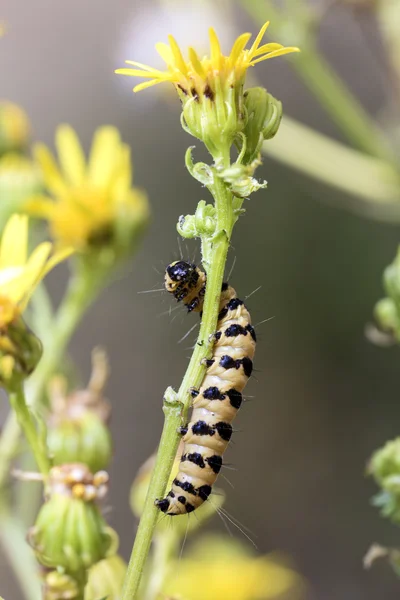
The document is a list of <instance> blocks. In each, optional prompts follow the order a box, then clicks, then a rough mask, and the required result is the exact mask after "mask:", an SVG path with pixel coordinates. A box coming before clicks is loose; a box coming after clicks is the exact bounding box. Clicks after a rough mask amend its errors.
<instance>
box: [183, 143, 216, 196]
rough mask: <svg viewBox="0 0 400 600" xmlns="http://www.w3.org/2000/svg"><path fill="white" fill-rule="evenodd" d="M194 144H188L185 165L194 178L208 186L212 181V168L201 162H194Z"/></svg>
mask: <svg viewBox="0 0 400 600" xmlns="http://www.w3.org/2000/svg"><path fill="white" fill-rule="evenodd" d="M194 147H195V146H189V148H188V149H187V150H186V153H185V165H186V168H187V170H188V171H189V173H190V174H191V176H192V177H193V178H194V179H197V181H199V182H200V183H201V184H202V185H205V186H207V187H208V186H210V185H212V184H213V183H214V170H213V168H212V167H210V166H209V165H207V164H206V163H203V162H198V163H194V162H193V156H192V150H193V148H194Z"/></svg>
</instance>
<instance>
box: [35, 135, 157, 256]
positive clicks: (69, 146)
mask: <svg viewBox="0 0 400 600" xmlns="http://www.w3.org/2000/svg"><path fill="white" fill-rule="evenodd" d="M56 146H57V150H58V158H59V166H58V165H57V163H56V161H55V160H54V158H53V156H52V154H51V152H50V151H49V149H48V148H47V147H46V146H44V145H43V144H38V145H37V146H36V147H35V149H34V153H35V157H36V160H37V162H38V164H39V166H40V168H41V170H42V173H43V178H44V182H45V185H46V188H47V190H48V191H49V192H50V194H51V195H52V198H47V197H45V196H37V197H34V198H32V199H31V200H30V201H29V202H28V203H27V204H26V207H25V208H26V210H27V211H28V212H29V213H30V214H31V215H33V216H36V217H41V218H44V219H46V220H47V221H48V222H49V225H50V232H51V235H52V237H53V238H54V239H55V240H57V242H58V243H60V244H62V245H63V246H72V247H73V248H74V249H75V250H76V251H78V252H81V253H82V252H83V253H84V252H90V251H92V252H94V253H96V252H97V253H99V251H100V250H101V249H104V248H106V249H110V250H112V251H113V252H115V253H116V254H117V255H120V254H126V252H127V251H128V250H129V249H130V248H131V247H132V244H133V243H134V241H135V240H136V238H137V235H138V233H140V232H141V230H142V229H143V227H144V225H145V224H146V222H147V220H148V216H149V207H148V202H147V198H146V195H145V194H144V192H142V191H141V190H139V189H137V188H134V187H132V167H131V159H130V149H129V147H128V146H127V145H126V144H124V143H122V141H121V138H120V134H119V132H118V130H117V129H115V127H110V126H106V127H101V128H100V129H98V131H97V132H96V134H95V136H94V139H93V145H92V149H91V152H90V158H89V161H88V162H86V159H85V156H84V153H83V150H82V147H81V145H80V142H79V139H78V136H77V135H76V133H75V131H74V130H73V129H72V128H71V127H69V126H68V125H62V126H60V127H59V128H58V130H57V133H56Z"/></svg>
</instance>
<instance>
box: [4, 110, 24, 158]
mask: <svg viewBox="0 0 400 600" xmlns="http://www.w3.org/2000/svg"><path fill="white" fill-rule="evenodd" d="M29 134H30V124H29V119H28V117H27V115H26V113H25V112H24V111H23V110H22V108H21V107H20V106H17V105H16V104H13V103H12V102H0V155H1V154H5V153H6V152H14V151H17V152H21V151H23V150H25V148H26V146H27V144H28V140H29Z"/></svg>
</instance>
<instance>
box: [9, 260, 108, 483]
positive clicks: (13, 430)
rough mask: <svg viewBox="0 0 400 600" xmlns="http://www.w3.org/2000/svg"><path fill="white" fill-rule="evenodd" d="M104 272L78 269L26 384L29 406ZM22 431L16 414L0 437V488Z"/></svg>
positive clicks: (38, 399)
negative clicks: (41, 354)
mask: <svg viewBox="0 0 400 600" xmlns="http://www.w3.org/2000/svg"><path fill="white" fill-rule="evenodd" d="M104 279H105V273H104V272H103V271H96V272H93V271H91V270H89V269H84V270H78V271H77V272H76V273H75V274H74V276H73V277H72V279H71V281H70V284H69V287H68V290H67V293H66V296H65V298H64V300H63V302H62V304H61V306H60V308H59V310H58V312H57V316H56V318H55V322H54V323H53V327H52V332H51V333H52V335H48V337H47V340H46V341H47V343H46V345H45V348H44V353H43V356H42V359H41V360H40V362H39V364H38V366H37V368H36V370H35V371H34V373H33V375H32V376H31V378H30V379H29V381H28V383H27V396H28V398H29V406H31V407H32V408H35V407H37V406H38V405H39V403H40V402H41V400H42V397H43V393H44V391H45V386H46V384H47V382H48V380H49V377H50V376H51V375H52V373H53V372H54V371H55V370H56V369H57V368H58V366H59V364H60V362H61V359H62V357H63V354H64V351H65V348H66V346H67V345H68V342H69V340H70V338H71V336H72V334H73V332H74V331H75V329H76V327H77V325H78V323H79V322H80V320H81V318H82V316H83V314H84V312H85V311H86V309H87V308H88V307H89V305H90V304H91V302H92V301H93V299H94V298H95V297H96V295H97V293H98V291H99V289H100V287H101V286H102V284H103V283H104ZM19 435H20V428H19V426H18V422H17V419H16V417H15V414H14V413H13V412H10V414H9V415H8V417H7V420H6V423H5V425H4V427H3V431H2V435H1V437H0V489H1V487H2V486H3V485H4V483H5V481H6V480H7V477H8V475H9V472H10V464H11V461H12V459H13V458H14V457H15V455H16V454H17V452H18V446H19Z"/></svg>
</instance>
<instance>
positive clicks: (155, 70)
mask: <svg viewBox="0 0 400 600" xmlns="http://www.w3.org/2000/svg"><path fill="white" fill-rule="evenodd" d="M125 63H126V64H127V65H133V66H134V67H139V68H140V69H143V71H150V72H151V73H153V72H155V73H160V72H161V71H158V70H157V69H153V67H149V66H148V65H144V64H143V63H140V62H136V61H135V60H126V61H125Z"/></svg>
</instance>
